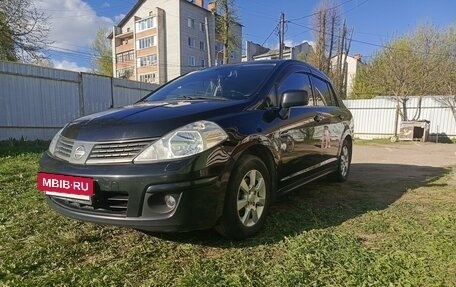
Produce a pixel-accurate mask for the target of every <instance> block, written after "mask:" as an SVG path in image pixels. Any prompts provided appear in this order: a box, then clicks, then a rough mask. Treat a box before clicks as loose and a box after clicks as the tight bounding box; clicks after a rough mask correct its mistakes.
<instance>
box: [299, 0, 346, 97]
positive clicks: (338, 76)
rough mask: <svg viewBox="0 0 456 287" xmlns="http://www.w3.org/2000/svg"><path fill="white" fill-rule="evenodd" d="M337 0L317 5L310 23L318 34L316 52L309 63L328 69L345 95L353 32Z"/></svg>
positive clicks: (315, 34) (336, 86) (334, 81)
mask: <svg viewBox="0 0 456 287" xmlns="http://www.w3.org/2000/svg"><path fill="white" fill-rule="evenodd" d="M339 6H340V5H336V3H335V2H334V1H329V0H325V1H322V2H320V4H319V5H318V6H317V7H316V8H315V9H314V13H313V17H312V20H311V26H312V29H311V30H313V31H314V37H315V53H313V54H312V55H311V56H310V57H309V59H308V60H309V63H311V64H312V65H314V66H315V67H317V68H318V69H320V70H322V71H323V72H325V73H326V74H327V75H329V77H330V78H331V80H332V81H333V83H334V87H335V88H336V89H337V90H338V93H339V94H340V95H341V96H342V97H343V98H345V97H346V84H347V83H346V80H347V72H346V71H347V66H346V65H347V64H346V60H347V55H348V53H349V51H350V44H351V39H350V38H351V34H353V30H351V31H349V29H348V28H347V25H346V22H345V20H344V21H342V17H341V11H340V9H339V8H338V7H339Z"/></svg>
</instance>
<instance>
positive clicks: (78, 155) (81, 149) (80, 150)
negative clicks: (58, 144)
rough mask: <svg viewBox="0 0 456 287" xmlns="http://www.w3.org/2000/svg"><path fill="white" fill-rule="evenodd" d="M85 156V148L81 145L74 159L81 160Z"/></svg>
mask: <svg viewBox="0 0 456 287" xmlns="http://www.w3.org/2000/svg"><path fill="white" fill-rule="evenodd" d="M84 155H85V148H84V146H82V145H80V146H78V147H77V148H76V149H75V150H74V154H73V157H74V159H81V158H82V157H83V156H84Z"/></svg>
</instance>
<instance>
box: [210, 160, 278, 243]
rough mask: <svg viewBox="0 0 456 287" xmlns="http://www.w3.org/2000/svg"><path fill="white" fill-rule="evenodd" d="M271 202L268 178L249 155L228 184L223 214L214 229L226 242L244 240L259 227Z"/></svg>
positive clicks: (264, 169) (258, 163)
mask: <svg viewBox="0 0 456 287" xmlns="http://www.w3.org/2000/svg"><path fill="white" fill-rule="evenodd" d="M270 201H271V177H270V175H269V171H268V168H267V167H266V165H265V164H264V162H263V161H262V160H261V159H260V158H258V157H256V156H253V155H245V156H243V157H242V158H240V159H239V161H238V162H237V164H236V165H235V167H234V168H233V173H232V175H231V178H230V180H229V183H228V188H227V194H226V198H225V206H224V210H223V215H222V217H221V219H220V221H219V223H218V224H217V225H216V226H215V230H217V232H218V233H220V234H221V235H223V236H224V237H227V238H230V239H237V240H239V239H244V238H247V237H250V236H253V235H255V234H257V233H258V232H259V231H260V229H261V228H262V227H263V225H264V223H265V220H266V215H267V213H268V210H269V204H270Z"/></svg>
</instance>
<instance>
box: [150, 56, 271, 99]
mask: <svg viewBox="0 0 456 287" xmlns="http://www.w3.org/2000/svg"><path fill="white" fill-rule="evenodd" d="M274 67H275V64H252V65H240V66H229V65H227V66H220V67H216V68H210V69H206V70H202V71H197V72H192V73H190V74H188V75H185V76H183V77H181V78H179V79H177V80H175V81H172V82H170V83H169V84H167V85H165V86H163V87H162V88H160V89H159V90H157V91H155V92H152V93H151V94H150V95H149V96H148V97H147V98H146V99H145V101H160V100H168V99H175V98H210V97H217V98H225V99H230V100H236V99H245V98H248V97H250V96H252V95H253V94H254V93H255V92H256V91H257V89H258V88H259V87H260V85H261V84H262V83H263V82H264V81H265V80H266V79H267V78H268V77H269V76H270V75H271V73H272V71H273V69H274Z"/></svg>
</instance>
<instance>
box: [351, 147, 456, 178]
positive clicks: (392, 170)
mask: <svg viewBox="0 0 456 287" xmlns="http://www.w3.org/2000/svg"><path fill="white" fill-rule="evenodd" d="M352 163H353V165H352V170H351V174H350V177H349V179H350V180H357V181H363V182H366V181H369V182H372V181H373V182H377V183H381V182H383V181H391V180H394V181H396V180H401V179H404V180H405V179H407V180H413V179H419V180H420V181H422V180H423V179H425V178H427V177H431V176H435V175H438V174H439V173H441V172H443V171H444V168H449V167H452V166H453V167H456V144H436V143H422V142H403V143H395V144H362V145H356V144H355V146H354V151H353V160H352Z"/></svg>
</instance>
